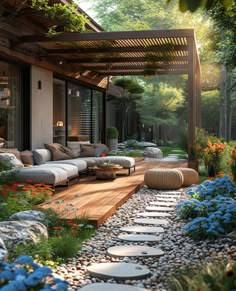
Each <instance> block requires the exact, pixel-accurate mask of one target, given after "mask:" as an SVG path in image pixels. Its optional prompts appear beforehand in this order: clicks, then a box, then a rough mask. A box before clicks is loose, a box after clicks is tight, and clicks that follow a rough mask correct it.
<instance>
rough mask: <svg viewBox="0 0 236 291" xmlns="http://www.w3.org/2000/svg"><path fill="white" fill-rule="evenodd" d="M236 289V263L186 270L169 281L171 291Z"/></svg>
mask: <svg viewBox="0 0 236 291" xmlns="http://www.w3.org/2000/svg"><path fill="white" fill-rule="evenodd" d="M235 288H236V263H235V262H230V263H228V264H224V263H222V262H214V263H211V264H206V265H205V266H203V267H201V268H200V267H199V269H195V270H189V269H188V270H186V271H184V272H182V273H180V274H177V275H173V277H171V279H170V290H171V291H196V290H199V291H229V290H231V291H233V290H235Z"/></svg>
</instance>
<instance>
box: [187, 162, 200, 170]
mask: <svg viewBox="0 0 236 291" xmlns="http://www.w3.org/2000/svg"><path fill="white" fill-rule="evenodd" d="M188 167H189V168H191V169H194V170H195V171H196V172H198V167H199V161H198V160H192V161H188Z"/></svg>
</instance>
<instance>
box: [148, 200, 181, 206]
mask: <svg viewBox="0 0 236 291" xmlns="http://www.w3.org/2000/svg"><path fill="white" fill-rule="evenodd" d="M150 204H151V205H156V206H167V207H168V206H173V207H174V206H175V205H176V204H177V203H176V202H164V201H153V202H150Z"/></svg>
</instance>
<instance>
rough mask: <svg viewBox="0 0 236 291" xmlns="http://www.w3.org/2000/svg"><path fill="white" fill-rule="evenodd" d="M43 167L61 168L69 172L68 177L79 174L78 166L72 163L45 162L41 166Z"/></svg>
mask: <svg viewBox="0 0 236 291" xmlns="http://www.w3.org/2000/svg"><path fill="white" fill-rule="evenodd" d="M40 168H41V169H44V168H45V169H52V168H59V169H62V170H64V171H66V172H67V176H68V178H69V179H70V178H72V177H75V176H78V168H77V167H76V166H74V165H70V164H59V163H55V164H43V165H41V166H40Z"/></svg>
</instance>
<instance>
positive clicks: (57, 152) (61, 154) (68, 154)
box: [44, 143, 74, 161]
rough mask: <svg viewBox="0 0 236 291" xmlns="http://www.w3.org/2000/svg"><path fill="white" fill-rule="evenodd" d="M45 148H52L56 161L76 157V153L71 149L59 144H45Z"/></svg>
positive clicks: (53, 157)
mask: <svg viewBox="0 0 236 291" xmlns="http://www.w3.org/2000/svg"><path fill="white" fill-rule="evenodd" d="M44 146H45V148H46V149H48V150H50V151H51V153H52V159H53V160H54V161H59V160H68V159H72V158H74V154H73V152H72V150H71V149H69V148H67V147H65V146H63V145H61V144H59V143H52V144H44Z"/></svg>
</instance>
